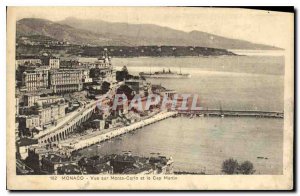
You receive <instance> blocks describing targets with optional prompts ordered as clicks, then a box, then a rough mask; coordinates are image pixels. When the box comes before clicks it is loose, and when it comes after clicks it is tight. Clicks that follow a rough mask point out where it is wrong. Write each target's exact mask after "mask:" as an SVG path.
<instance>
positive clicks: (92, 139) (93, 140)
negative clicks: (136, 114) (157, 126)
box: [60, 111, 177, 153]
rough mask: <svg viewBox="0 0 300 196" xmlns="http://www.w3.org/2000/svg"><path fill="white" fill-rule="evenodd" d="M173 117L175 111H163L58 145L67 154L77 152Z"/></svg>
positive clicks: (175, 113)
mask: <svg viewBox="0 0 300 196" xmlns="http://www.w3.org/2000/svg"><path fill="white" fill-rule="evenodd" d="M175 115H177V111H163V112H160V113H158V114H156V115H154V116H152V117H149V118H147V119H144V120H141V121H139V122H135V123H133V124H131V125H128V126H124V127H120V128H116V129H113V130H107V131H103V132H99V133H96V135H95V134H89V135H86V136H84V137H81V138H79V139H78V140H76V141H74V139H69V140H65V141H62V142H61V143H60V145H61V146H62V147H63V146H68V149H67V151H68V153H71V152H73V151H77V150H80V149H83V148H86V147H88V146H91V145H94V144H97V143H99V142H103V141H106V140H109V139H111V138H114V137H117V136H120V135H123V134H126V133H128V132H131V131H134V130H136V129H139V128H142V127H144V126H147V125H150V124H153V123H155V122H158V121H161V120H163V119H166V118H169V117H171V116H175Z"/></svg>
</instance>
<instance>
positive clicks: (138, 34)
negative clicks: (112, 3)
mask: <svg viewBox="0 0 300 196" xmlns="http://www.w3.org/2000/svg"><path fill="white" fill-rule="evenodd" d="M24 35H25V36H28V35H44V36H48V37H52V38H54V39H57V40H60V41H69V42H70V43H76V44H92V45H99V46H108V45H114V46H149V45H166V46H200V47H209V48H221V49H278V48H276V47H273V46H268V45H263V44H255V43H251V42H247V41H242V40H237V39H229V38H225V37H221V36H217V35H213V34H210V33H205V32H201V31H192V32H189V33H187V32H184V31H179V30H175V29H171V28H168V27H162V26H158V25H152V24H127V23H112V22H105V21H102V20H80V19H76V18H66V19H65V20H63V21H59V22H52V21H49V20H44V19H35V18H25V19H22V20H19V21H18V22H17V36H24Z"/></svg>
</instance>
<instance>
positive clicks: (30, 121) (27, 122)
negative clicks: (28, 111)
mask: <svg viewBox="0 0 300 196" xmlns="http://www.w3.org/2000/svg"><path fill="white" fill-rule="evenodd" d="M18 121H19V130H20V132H21V133H22V135H27V136H33V131H34V128H39V127H40V117H39V116H38V115H30V116H25V115H21V116H19V117H18Z"/></svg>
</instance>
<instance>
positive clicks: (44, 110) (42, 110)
mask: <svg viewBox="0 0 300 196" xmlns="http://www.w3.org/2000/svg"><path fill="white" fill-rule="evenodd" d="M67 107H68V104H67V103H65V102H63V101H60V102H58V103H55V104H53V103H51V104H43V103H39V102H38V104H37V107H36V108H35V110H34V112H33V113H34V114H35V115H38V116H39V118H40V126H41V127H42V126H45V125H48V124H56V122H57V121H58V120H59V119H61V118H63V117H65V115H66V108H67Z"/></svg>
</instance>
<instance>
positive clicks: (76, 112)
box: [7, 7, 294, 190]
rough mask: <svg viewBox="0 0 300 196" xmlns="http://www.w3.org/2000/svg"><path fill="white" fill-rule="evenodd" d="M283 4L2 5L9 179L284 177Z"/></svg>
mask: <svg viewBox="0 0 300 196" xmlns="http://www.w3.org/2000/svg"><path fill="white" fill-rule="evenodd" d="M282 10H283V11H278V10H276V11H273V10H272V9H270V10H268V9H266V8H264V9H253V8H251V9H250V8H237V7H236V8H226V7H222V8H221V7H8V8H7V175H8V179H7V186H8V189H10V190H84V189H87V190H119V189H122V190H139V189H143V190H153V189H154V190H226V189H227V190H228V189H232V190H234V189H239V190H241V189H242V190H271V189H273V190H290V189H292V188H293V132H294V130H293V129H294V127H293V124H294V121H293V118H294V113H293V111H294V9H293V7H286V9H282ZM20 182H22V183H20Z"/></svg>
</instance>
